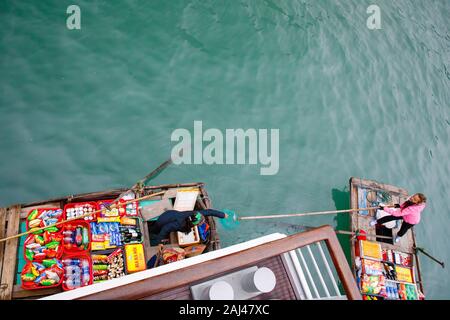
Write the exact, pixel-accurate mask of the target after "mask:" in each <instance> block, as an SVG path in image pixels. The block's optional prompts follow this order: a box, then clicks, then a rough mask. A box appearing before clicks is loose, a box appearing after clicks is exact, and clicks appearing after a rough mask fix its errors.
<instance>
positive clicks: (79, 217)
mask: <svg viewBox="0 0 450 320" xmlns="http://www.w3.org/2000/svg"><path fill="white" fill-rule="evenodd" d="M164 193H165V191H160V192H156V193H152V194H149V195H146V196H143V197H140V198H137V199H132V200H129V201H125V202H122V203H116V204H112V205H111V206H110V208H116V207H118V206H119V205H120V206H123V205H127V204H129V203H133V202H135V201H142V200H146V199H149V198H153V197H155V196H159V195H162V194H164ZM100 212H102V210H95V211H92V212H88V213H86V214H83V215H81V216H78V217H74V218H70V219H66V220H62V221H59V222H57V223H54V224H51V225H48V226H45V227H41V228H32V229H30V230H28V231H26V232H22V233H19V234H16V235H13V236H10V237H7V238H3V239H0V242H3V241H7V240H11V239H14V238H19V237H21V236H25V235H27V234H30V233H34V232H36V231H40V230H44V229H47V228H50V227H56V226H58V225H60V224H63V223H67V222H70V221H73V220H79V219H81V218H84V217H87V216H90V215H93V214H96V213H100Z"/></svg>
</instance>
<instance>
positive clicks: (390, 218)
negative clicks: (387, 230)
mask: <svg viewBox="0 0 450 320" xmlns="http://www.w3.org/2000/svg"><path fill="white" fill-rule="evenodd" d="M394 220H403V217H395V216H385V217H383V218H380V219H378V220H377V222H378V223H380V224H383V223H386V222H390V221H394ZM412 227H414V225H413V224H410V223H408V222H406V221H405V220H403V222H402V226H401V227H400V230H399V231H398V232H397V236H399V237H403V235H404V234H405V233H406V231H408V230H409V229H411V228H412Z"/></svg>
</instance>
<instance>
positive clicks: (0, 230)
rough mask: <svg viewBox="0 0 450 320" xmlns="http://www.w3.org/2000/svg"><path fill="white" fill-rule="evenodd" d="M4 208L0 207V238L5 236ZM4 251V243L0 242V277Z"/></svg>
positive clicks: (5, 211) (0, 276)
mask: <svg viewBox="0 0 450 320" xmlns="http://www.w3.org/2000/svg"><path fill="white" fill-rule="evenodd" d="M6 213H7V210H6V208H0V239H3V238H4V237H5V236H6ZM4 252H5V243H4V242H0V279H1V278H2V269H3V260H4V256H3V253H4Z"/></svg>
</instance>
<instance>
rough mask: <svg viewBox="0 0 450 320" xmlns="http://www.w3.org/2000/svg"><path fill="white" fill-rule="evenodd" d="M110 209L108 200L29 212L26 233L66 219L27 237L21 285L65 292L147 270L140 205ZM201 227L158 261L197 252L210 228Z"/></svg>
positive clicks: (110, 202) (206, 226)
mask: <svg viewBox="0 0 450 320" xmlns="http://www.w3.org/2000/svg"><path fill="white" fill-rule="evenodd" d="M111 205H112V200H100V201H97V202H80V203H69V204H66V205H65V206H64V210H62V209H60V208H49V209H35V210H31V211H30V212H29V214H28V216H27V229H32V228H41V227H44V228H45V227H46V226H50V225H52V224H55V223H57V222H61V221H62V220H63V219H64V220H67V219H69V221H67V222H64V223H62V224H60V225H59V226H50V227H48V228H45V229H44V230H36V231H35V232H34V233H32V234H30V235H29V236H28V237H27V238H26V240H25V242H24V256H25V260H26V261H27V262H26V264H25V266H24V268H23V269H22V271H21V279H22V287H23V288H24V289H40V288H49V287H57V286H61V287H62V289H63V290H64V291H67V290H74V289H77V288H80V287H84V286H88V285H90V284H92V283H98V282H103V281H107V280H111V279H115V278H119V277H123V276H125V275H126V274H131V273H134V272H139V271H142V270H145V269H146V258H145V255H144V246H143V244H142V243H143V240H144V238H143V233H142V230H141V227H140V226H141V225H142V220H141V218H140V217H139V216H138V213H139V211H138V210H139V203H138V202H133V203H130V204H128V205H124V204H123V202H122V204H121V205H120V206H118V208H114V207H113V206H111ZM96 211H98V212H96ZM204 227H205V228H203V229H202V234H201V235H200V234H199V233H198V231H197V232H196V233H194V236H195V239H194V240H195V241H192V240H191V241H186V243H185V245H187V244H190V245H191V246H189V247H186V248H185V249H186V251H185V250H184V249H181V248H175V249H174V248H171V249H166V250H165V251H164V252H163V255H162V257H161V258H162V259H163V260H164V263H171V262H174V261H178V260H180V259H184V258H185V256H186V257H191V256H195V255H198V254H201V253H202V252H203V251H204V250H205V248H206V245H203V244H198V242H199V241H200V239H201V240H203V238H205V239H206V238H207V236H206V235H207V233H208V227H209V226H208V225H207V224H206V223H204ZM196 230H197V229H196ZM192 243H193V244H192Z"/></svg>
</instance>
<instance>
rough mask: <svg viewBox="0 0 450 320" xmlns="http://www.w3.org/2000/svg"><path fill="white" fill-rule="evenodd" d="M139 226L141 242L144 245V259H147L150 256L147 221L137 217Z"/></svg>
mask: <svg viewBox="0 0 450 320" xmlns="http://www.w3.org/2000/svg"><path fill="white" fill-rule="evenodd" d="M139 228H140V229H141V232H142V236H143V237H144V241H142V244H143V245H144V257H145V261H147V260H148V259H150V258H151V255H150V253H151V250H150V236H149V233H148V227H147V222H145V221H143V220H142V219H139Z"/></svg>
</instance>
